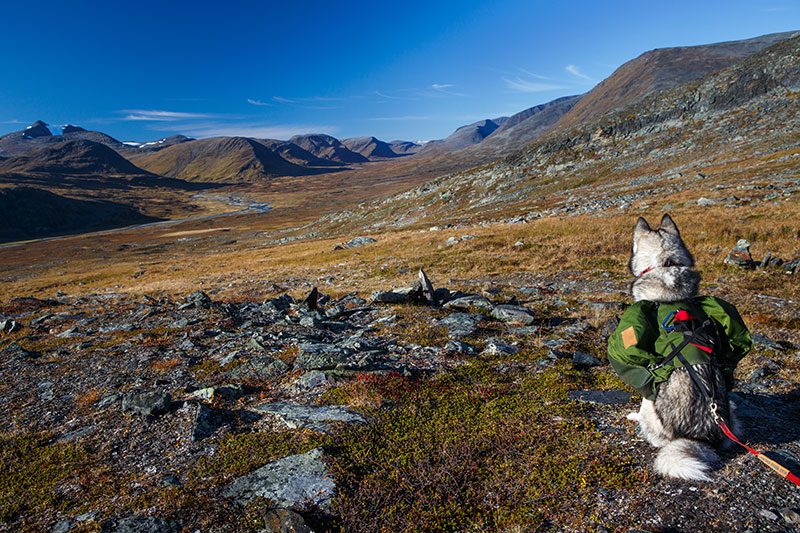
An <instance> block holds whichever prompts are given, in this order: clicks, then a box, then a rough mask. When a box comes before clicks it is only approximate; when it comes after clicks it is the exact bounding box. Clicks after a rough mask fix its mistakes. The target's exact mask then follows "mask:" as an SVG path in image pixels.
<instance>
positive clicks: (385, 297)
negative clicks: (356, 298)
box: [369, 291, 407, 304]
mask: <svg viewBox="0 0 800 533" xmlns="http://www.w3.org/2000/svg"><path fill="white" fill-rule="evenodd" d="M406 298H407V295H405V294H401V293H399V292H393V291H372V294H371V295H370V297H369V302H370V303H373V304H398V303H400V302H404V301H406Z"/></svg>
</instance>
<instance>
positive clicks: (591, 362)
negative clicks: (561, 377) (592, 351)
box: [572, 352, 603, 367]
mask: <svg viewBox="0 0 800 533" xmlns="http://www.w3.org/2000/svg"><path fill="white" fill-rule="evenodd" d="M572 364H573V365H575V366H587V367H588V366H600V365H602V364H603V362H602V361H600V359H598V358H597V357H594V356H592V355H589V354H588V353H584V352H575V353H574V354H572Z"/></svg>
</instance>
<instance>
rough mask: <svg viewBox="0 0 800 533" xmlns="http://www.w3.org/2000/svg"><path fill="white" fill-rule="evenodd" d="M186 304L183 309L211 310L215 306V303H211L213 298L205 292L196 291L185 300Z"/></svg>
mask: <svg viewBox="0 0 800 533" xmlns="http://www.w3.org/2000/svg"><path fill="white" fill-rule="evenodd" d="M184 301H185V302H186V303H185V304H184V305H183V306H181V307H184V306H185V307H197V308H198V309H211V308H212V307H213V306H214V302H212V301H211V297H210V296H209V295H208V294H206V293H204V292H203V291H194V292H193V293H191V294H190V295H189V296H187V297H186V298H184Z"/></svg>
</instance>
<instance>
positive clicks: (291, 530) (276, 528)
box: [262, 509, 314, 533]
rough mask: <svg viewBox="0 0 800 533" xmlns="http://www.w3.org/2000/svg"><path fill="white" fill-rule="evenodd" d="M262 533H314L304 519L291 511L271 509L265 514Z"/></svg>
mask: <svg viewBox="0 0 800 533" xmlns="http://www.w3.org/2000/svg"><path fill="white" fill-rule="evenodd" d="M262 533H314V532H313V530H312V529H311V528H310V527H308V525H307V524H306V521H305V520H303V517H302V516H300V515H299V514H297V513H296V512H294V511H292V510H291V509H270V510H269V511H267V512H266V513H265V514H264V529H263V531H262Z"/></svg>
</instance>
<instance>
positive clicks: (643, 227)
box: [633, 217, 651, 239]
mask: <svg viewBox="0 0 800 533" xmlns="http://www.w3.org/2000/svg"><path fill="white" fill-rule="evenodd" d="M645 231H651V230H650V224H648V223H647V221H646V220H645V219H644V218H642V217H639V220H637V221H636V226H634V228H633V238H634V239H635V238H637V237H638V236H639V235H641V234H642V233H644V232H645Z"/></svg>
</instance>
